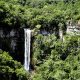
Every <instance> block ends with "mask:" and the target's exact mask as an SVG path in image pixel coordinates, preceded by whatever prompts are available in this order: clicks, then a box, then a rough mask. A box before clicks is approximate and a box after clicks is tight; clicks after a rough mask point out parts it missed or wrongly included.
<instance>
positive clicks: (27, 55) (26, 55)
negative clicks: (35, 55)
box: [24, 29, 31, 71]
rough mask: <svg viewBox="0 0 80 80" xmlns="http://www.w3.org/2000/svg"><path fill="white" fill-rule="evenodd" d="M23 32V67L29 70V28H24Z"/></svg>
mask: <svg viewBox="0 0 80 80" xmlns="http://www.w3.org/2000/svg"><path fill="white" fill-rule="evenodd" d="M24 33H25V53H24V68H25V70H27V71H28V70H29V66H30V41H31V30H30V29H24Z"/></svg>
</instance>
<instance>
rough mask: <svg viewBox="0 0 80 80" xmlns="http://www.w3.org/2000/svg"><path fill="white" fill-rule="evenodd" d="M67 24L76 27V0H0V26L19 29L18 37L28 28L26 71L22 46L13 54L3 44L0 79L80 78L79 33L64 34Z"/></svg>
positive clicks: (79, 13) (79, 21)
mask: <svg viewBox="0 0 80 80" xmlns="http://www.w3.org/2000/svg"><path fill="white" fill-rule="evenodd" d="M68 24H72V25H77V26H78V27H80V0H0V29H5V32H6V30H7V32H9V31H8V30H9V29H15V30H16V31H22V32H19V34H20V37H22V38H21V39H20V38H19V39H20V40H24V37H23V36H24V35H22V36H21V34H22V33H23V29H24V28H29V29H31V30H32V37H31V39H32V40H31V62H30V64H31V65H30V67H31V68H30V71H26V70H25V69H24V64H23V60H24V58H23V57H22V55H24V52H23V51H21V48H24V47H23V46H22V45H21V46H22V47H21V48H19V49H18V50H19V52H18V51H17V52H15V51H14V50H13V51H14V53H15V54H12V53H11V52H10V51H8V50H7V49H9V48H8V47H7V46H3V48H1V47H0V48H1V49H0V80H80V35H76V34H74V35H71V34H68V33H66V30H67V26H68ZM44 30H45V31H46V34H44V33H43V31H44ZM59 30H61V31H63V37H64V38H63V39H60V35H59ZM5 34H6V33H5ZM0 35H1V32H0ZM16 36H17V35H16ZM6 39H7V38H6V37H5V38H1V37H0V42H1V43H2V42H3V43H4V42H5V41H6ZM9 40H10V39H8V40H7V42H6V45H9V43H8V42H9ZM1 43H0V45H1ZM18 44H20V43H18ZM22 44H24V43H22ZM5 47H6V49H4V48H5ZM20 52H21V53H20ZM14 55H15V56H16V55H17V57H15V56H14ZM18 57H19V58H18ZM17 58H18V59H17ZM19 59H20V60H19Z"/></svg>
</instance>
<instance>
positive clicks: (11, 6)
mask: <svg viewBox="0 0 80 80" xmlns="http://www.w3.org/2000/svg"><path fill="white" fill-rule="evenodd" d="M72 1H73V0H71V1H66V3H65V2H64V0H63V1H55V0H8V1H7V0H0V23H1V24H3V25H4V26H5V25H7V26H11V27H16V28H17V27H30V28H35V26H36V25H38V24H40V25H41V28H46V27H47V28H50V27H57V26H58V24H59V23H62V24H63V27H64V28H65V24H66V21H67V20H68V19H73V20H79V19H80V7H79V3H80V1H78V0H77V1H75V3H74V4H73V3H72ZM67 2H69V3H68V4H67ZM23 25H24V26H23Z"/></svg>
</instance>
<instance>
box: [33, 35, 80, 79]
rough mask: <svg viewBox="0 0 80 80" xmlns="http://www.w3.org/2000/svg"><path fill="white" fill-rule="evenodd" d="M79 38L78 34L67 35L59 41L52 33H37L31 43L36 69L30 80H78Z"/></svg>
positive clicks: (79, 65) (79, 66)
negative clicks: (32, 43) (63, 39)
mask: <svg viewBox="0 0 80 80" xmlns="http://www.w3.org/2000/svg"><path fill="white" fill-rule="evenodd" d="M79 39H80V36H69V35H67V36H65V41H64V42H61V41H60V40H56V38H55V37H54V35H48V36H42V35H37V37H36V38H35V42H34V45H33V46H34V56H33V57H34V58H36V63H35V64H34V65H35V66H36V71H35V73H34V75H33V77H32V80H36V79H38V80H79V79H80V76H79V72H80V64H79V61H80V59H79V57H80V48H79V46H80V44H79ZM45 50H47V51H45ZM39 62H41V63H39Z"/></svg>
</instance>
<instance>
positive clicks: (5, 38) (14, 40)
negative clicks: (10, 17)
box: [0, 27, 24, 62]
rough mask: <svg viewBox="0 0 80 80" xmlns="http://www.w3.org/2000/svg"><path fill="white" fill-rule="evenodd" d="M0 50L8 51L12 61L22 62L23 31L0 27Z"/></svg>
mask: <svg viewBox="0 0 80 80" xmlns="http://www.w3.org/2000/svg"><path fill="white" fill-rule="evenodd" d="M0 49H2V50H5V51H9V52H10V53H11V55H12V56H13V57H14V59H17V60H19V61H21V62H23V53H24V32H23V29H21V30H20V29H15V28H6V27H4V28H3V27H0Z"/></svg>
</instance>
